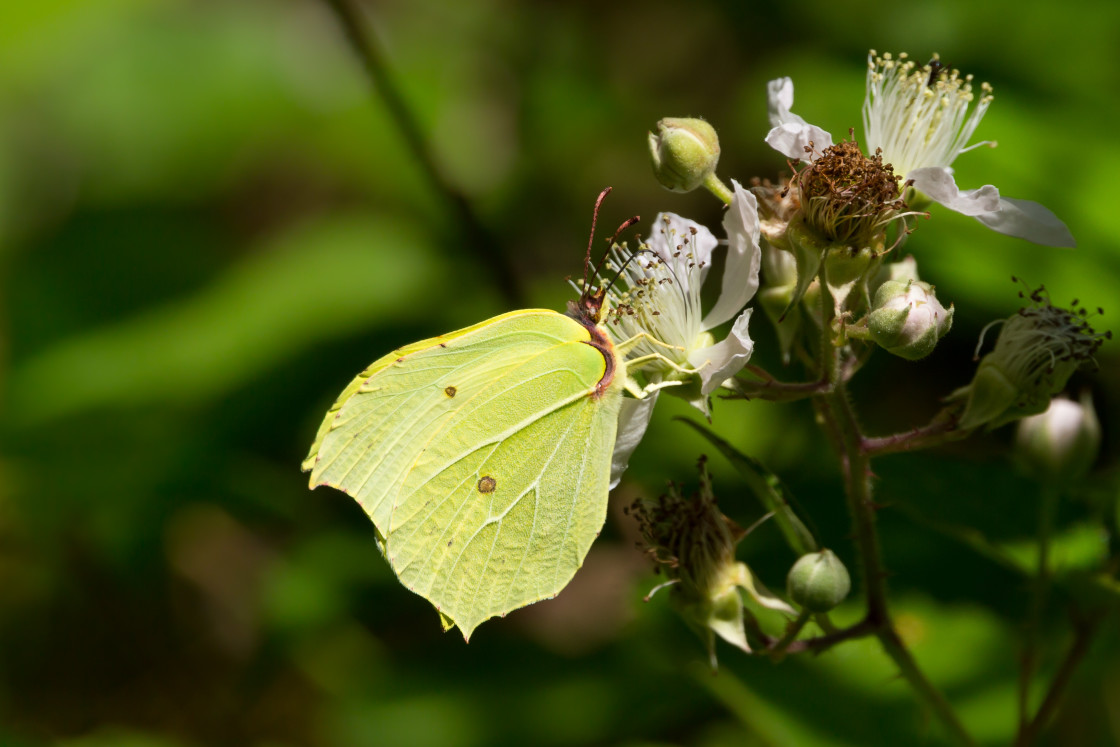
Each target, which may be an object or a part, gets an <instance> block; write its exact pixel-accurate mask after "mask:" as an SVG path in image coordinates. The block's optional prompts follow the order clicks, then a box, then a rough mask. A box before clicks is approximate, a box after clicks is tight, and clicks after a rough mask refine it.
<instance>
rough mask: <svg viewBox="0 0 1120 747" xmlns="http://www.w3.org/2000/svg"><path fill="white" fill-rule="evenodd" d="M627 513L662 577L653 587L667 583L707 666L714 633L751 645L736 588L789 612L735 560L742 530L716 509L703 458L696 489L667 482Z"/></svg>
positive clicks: (747, 647)
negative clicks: (687, 489)
mask: <svg viewBox="0 0 1120 747" xmlns="http://www.w3.org/2000/svg"><path fill="white" fill-rule="evenodd" d="M630 512H631V513H632V514H633V515H634V517H635V518H636V519H637V521H638V527H639V530H640V531H641V535H642V543H641V545H640V546H641V547H642V548H643V549H644V550H645V552H646V553H647V554H648V555H649V556H650V557H651V558H653V560H654V562H655V563H656V564H657V568H658V570H659V571H663V572H664V573H665V574H666V575H667V576H668V581H667V582H666V584H663V585H662V586H659V587H658V588H662V587H663V586H671V587H672V599H673V603H674V606H675V607H676V608H677V610H678V611H679V612H680V614H681V616H682V617H683V618H684V620H685V622H687V623H688V624H689V626H690V627H691V628H693V629H694V630H695V631H696V632H697V633H698V634H699V635H700V637H701V639H702V640H703V641H704V644H705V645H706V646H707V648H708V654H709V657H710V659H711V662H712V666H713V667H715V665H716V654H715V641H716V636H718V637H719V638H722V639H723V640H725V641H727V642H728V643H730V644H732V645H733V646H736V647H737V648H739V649H741V650H743V651H745V652H748V653H749V652H750V650H751V647H750V644H749V643H748V642H747V634H746V630H745V628H744V608H743V599H742V597H741V596H740V590H743V591H745V592H747V594H748V595H749V596H750V598H751V599H753V600H754V601H755V602H757V603H758V604H760V605H762V606H763V607H766V608H768V609H773V610H778V611H781V612H785V613H787V614H790V615H792V614H794V610H793V609H792V608H791V607H790V606H789V605H788V604H786V603H785V602H783V601H782V600H780V599H778V598H777V597H775V596H773V595H772V594H770V593H769V592H768V591H767V590H766V589H765V588H764V587H763V586H762V585H761V584H760V583H758V582H757V581H756V580H755V578H754V576H753V574H752V573H751V571H750V569H749V568H748V567H747V566H746V564H744V563H742V562H739V561H737V560H736V559H735V547H736V545H738V543H739V541H740V540H742V539H743V537H745V536H746V532H744V531H743V529H742V528H740V527H739V526H738V525H737V524H736V523H735V522H734V521H732V520H731V519H729V518H728V517H726V516H724V515H723V513H722V512H721V511H720V510H719V506H718V505H717V503H716V498H715V496H714V495H713V493H712V482H711V478H710V476H709V475H708V469H707V464H706V462H705V460H704V458H703V457H701V459H700V487H699V489H698V490H697V492H696V493H694V494H693V495H691V496H687V497H686V496H684V495H683V494H682V493H681V491H680V487H679V486H677V485H675V484H672V483H670V485H669V492H668V493H666V494H665V495H662V496H660V497H659V498H657V499H656V500H652V501H651V500H638V501H635V502H634V503H633V504H632V505H631V506H630ZM654 591H655V592H656V589H655V590H654ZM651 596H652V593H651Z"/></svg>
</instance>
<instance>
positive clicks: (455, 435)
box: [304, 310, 621, 636]
mask: <svg viewBox="0 0 1120 747" xmlns="http://www.w3.org/2000/svg"><path fill="white" fill-rule="evenodd" d="M589 339H590V335H589V332H588V330H587V329H585V328H584V327H583V326H582V325H581V324H580V323H579V322H577V321H575V320H574V319H572V318H570V317H567V316H564V315H562V314H558V313H556V312H552V311H543V310H542V311H519V312H513V313H511V314H505V315H502V316H499V317H496V318H494V319H491V320H489V321H487V322H483V323H482V324H479V325H475V326H474V327H470V328H467V329H465V330H460V331H459V332H455V333H452V334H449V335H445V336H443V337H439V338H433V339H431V340H425V341H423V342H420V343H416V344H415V345H410V346H408V347H407V348H402V349H401V350H399V351H396V352H395V353H393V354H391V355H389V356H385V357H384V358H382V359H380V360H379V361H377V362H375V363H374V364H373V365H371V366H370V367H369V368H368V369H367V370H366V371H364V372H363V373H362V375H360V376H359V377H358V378H357V379H355V380H354V382H352V383H351V385H350V386H349V387H347V389H346V390H345V391H344V392H343V395H342V396H341V397H340V398H339V401H338V402H337V403H336V405H335V407H333V408H332V409H331V411H330V412H329V413H328V415H327V421H326V422H324V424H323V426H322V427H321V428H320V434H319V438H318V439H317V441H316V444H315V446H313V447H312V453H311V455H309V457H308V459H307V461H306V462H305V464H304V468H305V469H311V471H312V475H311V484H312V486H313V487H314V486H316V485H322V484H326V485H332V486H334V487H337V488H339V489H341V490H343V491H345V492H347V493H348V494H350V495H352V496H353V497H354V498H355V499H357V500H358V502H359V503H360V504H361V505H362V506H363V508H364V509H365V510H366V512H367V513H368V514H369V515H370V517H371V518H372V519H373V521H374V524H375V525H376V527H377V529H378V533H379V534H380V535H381V538H382V550H383V552H384V553H385V555H386V557H387V558H388V560H389V562H390V564H391V565H392V566H393V569H394V571H395V572H396V573H397V575H398V577H399V578H400V579H401V581H402V582H403V583H404V584H405V585H406V586H408V587H409V588H410V589H412V590H413V591H416V592H417V593H418V594H421V595H423V596H424V597H425V598H427V599H429V601H431V602H432V603H433V604H434V605H435V606H436V607H437V609H439V610H440V612H441V613H442V614H443V615H445V616H446V617H449V618H450V619H451V620H453V621H454V623H455V624H456V625H458V626H459V628H460V629H461V630H462V632H463V633H464V635H465V636H469V635H470V632H471V631H472V630H473V629H474V627H475V626H477V625H478V624H479V623H480V622H482V621H483V620H486V619H487V618H489V617H493V616H495V615H501V614H505V613H506V612H509V611H510V610H513V609H516V608H518V607H522V606H524V605H526V604H529V603H531V602H535V601H538V600H540V599H544V598H547V597H551V596H554V595H555V594H556V593H557V592H558V591H559V590H560V589H562V588H563V587H564V585H565V584H567V582H568V580H570V579H571V577H572V575H573V574H574V573H575V571H576V569H577V568H578V567H579V565H580V564H581V563H582V561H583V557H584V556H585V555H586V553H587V549H588V547H589V546H590V544H591V542H592V540H594V538H595V536H596V535H597V534H598V531H599V529H600V528H601V526H602V523H603V520H604V517H605V511H606V497H607V492H608V488H609V479H610V458H611V451H612V448H613V445H614V439H615V428H616V425H617V418H618V410H619V406H620V403H621V387H620V386H618V385H613V384H612V386H610V387H608V388H607V389H606V390H605V391H604V392H603V393H602V396H599V395H597V394H596V386H597V385H598V384H599V382H600V380H601V379H602V378H603V375H604V373H605V371H606V360H605V358H604V355H603V353H602V352H601V351H600V350H598V349H596V348H595V347H592V346H591V345H588V344H586V343H587V341H588V340H589Z"/></svg>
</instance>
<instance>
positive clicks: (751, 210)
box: [700, 179, 762, 329]
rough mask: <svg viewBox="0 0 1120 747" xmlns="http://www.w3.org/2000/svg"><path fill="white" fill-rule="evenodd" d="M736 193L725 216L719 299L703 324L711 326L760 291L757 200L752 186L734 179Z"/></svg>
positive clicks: (721, 321)
mask: <svg viewBox="0 0 1120 747" xmlns="http://www.w3.org/2000/svg"><path fill="white" fill-rule="evenodd" d="M731 186H732V187H733V189H734V196H733V197H732V198H731V204H730V205H729V206H728V208H727V213H726V214H724V216H723V230H724V231H725V232H726V233H727V264H726V265H724V268H723V285H722V287H721V289H720V294H719V299H718V300H717V301H716V305H715V306H713V307H712V309H711V311H709V312H708V314H707V316H705V317H704V321H703V322H701V324H700V326H701V327H703V328H704V329H711V328H713V327H716V326H718V325H720V324H723V323H724V322H726V321H727V320H728V319H730V318H732V317H733V316H735V315H736V314H737V313H739V309H741V308H743V306H745V305H746V303H747V302H748V301H750V300H751V299H752V298H754V294H755V293H756V292H757V291H758V268H759V265H760V264H761V263H762V249H761V248H760V247H759V243H758V239H759V222H758V200H757V199H755V196H754V193H752V192H751V191H750V190H749V189H743V187H742V186H740V185H739V183H738V182H737V181H735V180H734V179H733V180H731Z"/></svg>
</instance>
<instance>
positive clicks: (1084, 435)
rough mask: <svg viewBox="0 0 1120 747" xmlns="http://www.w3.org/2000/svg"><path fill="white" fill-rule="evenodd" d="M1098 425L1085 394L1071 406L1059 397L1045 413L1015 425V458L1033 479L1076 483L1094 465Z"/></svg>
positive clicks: (1098, 436) (1069, 401)
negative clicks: (1017, 429)
mask: <svg viewBox="0 0 1120 747" xmlns="http://www.w3.org/2000/svg"><path fill="white" fill-rule="evenodd" d="M1100 445H1101V425H1100V422H1098V420H1097V415H1096V413H1095V412H1094V411H1093V401H1092V398H1091V397H1090V396H1089V394H1088V393H1085V394H1084V395H1082V397H1081V401H1080V402H1074V401H1073V400H1070V399H1065V398H1064V397H1059V398H1056V399H1054V400H1052V401H1051V402H1050V407H1048V408H1047V409H1046V412H1043V413H1040V414H1038V415H1032V416H1030V417H1028V418H1023V419H1022V420H1020V421H1019V431H1018V433H1016V436H1015V451H1016V457H1017V459H1018V461H1019V463H1020V466H1021V467H1022V469H1023V471H1024V472H1026V473H1027V474H1028V475H1030V476H1031V477H1034V478H1035V479H1039V480H1044V481H1046V482H1052V483H1061V482H1066V481H1073V480H1078V479H1080V478H1082V477H1084V476H1085V475H1086V473H1088V471H1089V468H1090V467H1091V466H1093V462H1094V461H1096V458H1097V451H1098V449H1099V448H1100Z"/></svg>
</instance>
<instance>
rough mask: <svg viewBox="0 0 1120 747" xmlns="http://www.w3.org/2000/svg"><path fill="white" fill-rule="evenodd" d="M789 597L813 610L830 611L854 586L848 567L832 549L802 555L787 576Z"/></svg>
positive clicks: (805, 607)
mask: <svg viewBox="0 0 1120 747" xmlns="http://www.w3.org/2000/svg"><path fill="white" fill-rule="evenodd" d="M786 589H787V591H788V592H789V598H790V599H792V600H793V601H794V602H795V603H797V604H798V605H800V606H801V607H803V608H804V609H806V610H809V611H810V612H828V611H829V610H830V609H832V608H833V607H835V606H836V605H838V604H840V602H842V601H844V598H845V597H847V596H848V592H849V591H851V590H852V579H851V577H850V576H849V575H848V569H847V568H845V567H844V564H843V563H841V562H840V558H838V557H836V553H834V552H832V550H827V549H826V550H821V551H820V552H811V553H809V554H808V555H802V556H801V557H800V558H798V560H797V562H796V563H794V564H793V568H790V569H789V576H787V577H786Z"/></svg>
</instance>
